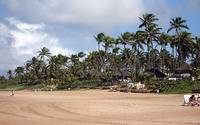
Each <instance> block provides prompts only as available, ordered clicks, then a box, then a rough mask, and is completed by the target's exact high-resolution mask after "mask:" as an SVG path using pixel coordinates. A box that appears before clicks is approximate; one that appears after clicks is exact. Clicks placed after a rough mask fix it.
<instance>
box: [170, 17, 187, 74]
mask: <svg viewBox="0 0 200 125" xmlns="http://www.w3.org/2000/svg"><path fill="white" fill-rule="evenodd" d="M182 29H189V28H188V26H187V25H186V20H184V19H182V17H176V18H174V19H173V18H172V19H171V21H170V28H169V29H168V30H167V33H169V32H170V31H171V30H174V31H175V36H174V41H172V43H171V44H172V45H171V46H172V47H173V48H172V49H173V53H172V54H173V57H174V59H175V54H174V52H175V51H174V49H175V48H176V43H177V38H178V36H179V32H180V31H181V30H182ZM175 68H176V59H175V61H173V71H174V69H175Z"/></svg>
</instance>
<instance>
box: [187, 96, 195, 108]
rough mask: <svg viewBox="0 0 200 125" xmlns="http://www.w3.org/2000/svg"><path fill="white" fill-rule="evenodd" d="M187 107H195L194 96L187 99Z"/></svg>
mask: <svg viewBox="0 0 200 125" xmlns="http://www.w3.org/2000/svg"><path fill="white" fill-rule="evenodd" d="M188 105H189V106H195V105H196V98H195V95H192V96H191V97H190V98H189V102H188Z"/></svg>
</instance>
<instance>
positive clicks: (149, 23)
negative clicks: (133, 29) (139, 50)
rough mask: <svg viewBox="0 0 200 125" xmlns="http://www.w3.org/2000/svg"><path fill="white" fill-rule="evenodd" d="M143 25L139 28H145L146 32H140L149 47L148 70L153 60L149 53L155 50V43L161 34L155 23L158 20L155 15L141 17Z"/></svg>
mask: <svg viewBox="0 0 200 125" xmlns="http://www.w3.org/2000/svg"><path fill="white" fill-rule="evenodd" d="M139 19H140V21H141V24H140V25H139V28H144V31H139V32H140V33H141V34H142V35H143V36H144V38H145V41H146V45H147V59H148V67H147V68H148V69H150V68H151V66H152V65H151V60H150V56H149V53H150V51H151V49H152V48H153V41H158V35H159V34H160V29H161V28H158V27H157V26H158V25H157V24H156V23H155V21H157V20H158V18H156V17H155V15H154V14H148V13H147V14H143V15H142V17H139Z"/></svg>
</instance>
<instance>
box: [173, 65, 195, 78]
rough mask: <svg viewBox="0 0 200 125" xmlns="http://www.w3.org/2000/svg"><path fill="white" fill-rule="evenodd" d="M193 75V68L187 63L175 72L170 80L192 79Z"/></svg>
mask: <svg viewBox="0 0 200 125" xmlns="http://www.w3.org/2000/svg"><path fill="white" fill-rule="evenodd" d="M191 73H192V68H191V66H190V65H189V64H187V63H185V64H183V65H182V66H180V67H179V68H177V69H176V70H175V71H174V74H173V75H172V77H170V78H169V80H178V79H183V78H188V77H191Z"/></svg>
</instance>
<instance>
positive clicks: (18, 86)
mask: <svg viewBox="0 0 200 125" xmlns="http://www.w3.org/2000/svg"><path fill="white" fill-rule="evenodd" d="M25 88H26V86H25V85H23V84H2V83H0V91H10V90H15V91H17V90H23V89H25Z"/></svg>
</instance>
